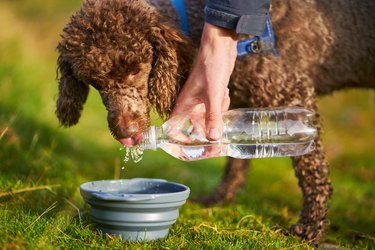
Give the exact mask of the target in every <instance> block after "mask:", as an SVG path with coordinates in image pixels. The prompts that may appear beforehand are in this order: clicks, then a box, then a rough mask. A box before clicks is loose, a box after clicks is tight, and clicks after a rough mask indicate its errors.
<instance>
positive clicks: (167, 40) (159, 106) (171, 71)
mask: <svg viewBox="0 0 375 250" xmlns="http://www.w3.org/2000/svg"><path fill="white" fill-rule="evenodd" d="M151 29H152V30H151V38H150V42H151V44H152V46H153V50H154V54H153V68H152V71H151V74H150V78H149V100H150V103H151V105H152V106H153V107H155V108H156V111H157V112H158V113H159V115H160V116H161V117H162V118H166V117H167V116H168V115H169V113H170V112H171V111H172V108H173V105H174V102H175V100H176V98H177V95H178V93H179V90H180V87H181V85H182V84H183V83H184V82H185V80H186V77H187V74H188V71H189V65H188V64H190V63H191V62H188V61H189V60H188V59H186V56H187V55H188V54H191V52H190V53H186V51H185V50H188V48H189V47H190V46H189V41H187V39H186V38H184V37H183V35H182V33H181V32H179V31H178V30H177V29H175V28H173V27H171V26H169V25H168V24H163V23H158V24H157V25H154V26H152V28H151Z"/></svg>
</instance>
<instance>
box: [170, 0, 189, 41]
mask: <svg viewBox="0 0 375 250" xmlns="http://www.w3.org/2000/svg"><path fill="white" fill-rule="evenodd" d="M171 3H172V5H173V7H174V8H175V9H176V12H177V14H178V16H179V17H180V26H181V29H182V30H183V31H184V33H185V35H188V34H189V30H190V28H189V19H188V16H187V12H186V7H185V3H184V0H171Z"/></svg>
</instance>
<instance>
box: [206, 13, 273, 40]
mask: <svg viewBox="0 0 375 250" xmlns="http://www.w3.org/2000/svg"><path fill="white" fill-rule="evenodd" d="M204 13H205V20H206V22H208V23H210V24H213V25H216V26H220V27H222V28H227V29H232V30H235V31H236V32H237V33H240V34H250V35H256V36H260V35H262V34H263V31H264V27H265V25H266V21H267V14H251V15H243V16H237V15H233V14H230V13H227V12H223V11H219V10H215V9H211V8H209V7H207V6H206V7H205V9H204Z"/></svg>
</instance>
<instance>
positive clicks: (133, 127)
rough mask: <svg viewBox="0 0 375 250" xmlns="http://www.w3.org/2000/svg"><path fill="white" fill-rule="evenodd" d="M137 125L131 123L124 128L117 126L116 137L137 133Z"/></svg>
mask: <svg viewBox="0 0 375 250" xmlns="http://www.w3.org/2000/svg"><path fill="white" fill-rule="evenodd" d="M138 130H139V128H138V125H137V124H135V123H133V124H130V125H129V126H127V127H125V128H118V129H117V131H116V136H117V138H129V137H132V136H134V135H136V134H138Z"/></svg>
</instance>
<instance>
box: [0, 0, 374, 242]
mask: <svg viewBox="0 0 375 250" xmlns="http://www.w3.org/2000/svg"><path fill="white" fill-rule="evenodd" d="M79 5H80V1H78V0H69V1H67V0H64V1H62V0H55V1H44V0H34V1H31V0H22V1H21V0H19V1H0V16H1V17H2V21H1V22H0V30H1V32H0V221H1V223H0V248H3V249H56V248H67V249H88V248H89V249H91V248H99V249H102V248H105V249H121V248H130V249H153V248H154V249H179V248H180V249H202V248H207V249H263V248H265V249H310V248H311V247H312V246H311V245H309V243H308V242H303V241H301V240H300V239H298V238H295V237H292V236H287V235H285V234H284V232H285V231H286V230H287V228H288V227H289V226H290V225H291V224H292V223H294V222H296V220H297V219H298V215H299V211H300V209H301V199H302V196H301V193H300V190H299V188H298V184H297V180H296V178H295V177H294V173H293V170H292V168H291V164H290V160H289V159H285V158H280V159H259V160H254V161H253V163H252V167H251V171H250V173H249V174H248V178H247V183H246V186H245V187H244V188H243V189H242V190H241V192H240V193H239V195H238V196H237V198H236V200H235V201H234V202H233V203H231V204H229V205H226V206H223V207H210V208H206V207H203V206H201V205H198V204H193V203H191V202H190V201H188V202H187V204H185V205H184V206H183V207H182V208H181V209H180V217H179V219H178V221H177V223H176V224H174V225H173V226H172V228H171V232H170V236H169V237H168V238H167V239H165V240H160V241H155V242H145V243H123V242H121V241H120V240H119V239H116V238H102V237H101V236H100V233H99V232H98V231H97V230H96V229H95V225H93V224H92V223H91V221H90V219H89V217H88V216H87V214H88V206H87V205H86V204H85V203H84V202H83V200H82V198H81V197H80V194H79V185H80V184H82V183H84V182H87V181H92V180H99V179H113V178H117V177H118V169H119V168H120V164H121V160H122V158H123V156H124V152H123V151H120V150H119V148H120V145H119V144H118V143H117V142H116V141H114V140H113V138H112V137H111V135H110V133H109V132H108V129H107V123H106V113H105V108H104V107H103V105H102V103H101V101H100V97H99V95H98V94H97V93H95V91H91V93H90V96H89V99H88V101H87V104H86V105H85V110H84V112H83V116H82V118H81V121H80V123H79V124H78V125H77V126H75V127H73V128H69V129H64V128H61V127H59V125H58V122H57V119H56V118H55V116H54V105H55V104H54V103H55V99H56V94H57V82H56V80H55V76H56V75H55V69H56V58H57V55H56V52H55V46H56V43H57V41H58V39H59V34H60V32H61V29H62V27H63V25H64V23H65V22H66V21H67V20H68V18H69V16H70V14H71V13H72V12H73V11H74V10H75V9H76V8H77V7H78V6H79ZM374 99H375V94H374V92H371V91H363V90H362V91H359V90H351V91H344V92H340V93H336V94H334V95H333V96H329V97H324V98H323V99H321V100H320V101H319V106H320V110H321V116H322V119H323V121H324V127H325V134H324V141H325V146H326V151H327V156H328V160H329V162H330V165H331V179H332V181H333V185H334V195H333V197H332V199H331V201H330V210H329V213H328V217H329V219H330V220H331V226H330V228H329V230H328V232H327V236H326V238H325V243H329V244H334V245H339V246H341V247H347V248H358V249H363V248H368V249H373V248H375V224H374V223H373V222H374V221H375V212H374V211H375V210H374V208H375V190H374V182H375V155H374V148H375V139H374V138H375V136H374V131H375V130H374V126H375V102H374ZM155 122H159V123H160V121H155ZM223 167H224V159H211V160H205V161H198V162H191V163H186V162H181V161H178V160H176V159H174V158H172V157H171V156H169V155H167V154H166V153H164V152H162V151H160V150H159V151H156V152H151V151H147V152H145V155H144V159H143V160H142V161H141V162H140V163H139V164H133V163H129V164H127V166H126V176H127V178H133V177H146V178H164V179H167V180H171V181H176V182H180V183H184V184H186V185H188V186H189V187H190V188H191V197H199V196H202V195H206V194H209V193H210V192H211V191H212V190H213V189H214V188H215V186H216V185H217V184H218V183H219V181H220V178H221V174H222V171H223Z"/></svg>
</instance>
